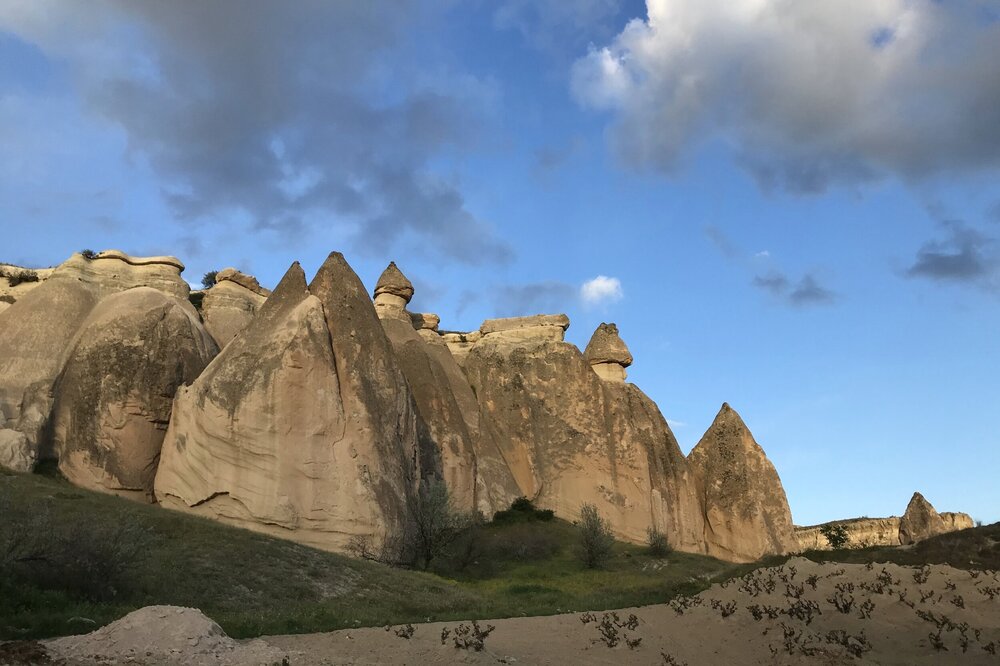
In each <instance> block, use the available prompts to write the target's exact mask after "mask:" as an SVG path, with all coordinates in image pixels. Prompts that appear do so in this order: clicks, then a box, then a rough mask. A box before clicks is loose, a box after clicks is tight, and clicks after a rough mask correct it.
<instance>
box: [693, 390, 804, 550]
mask: <svg viewBox="0 0 1000 666" xmlns="http://www.w3.org/2000/svg"><path fill="white" fill-rule="evenodd" d="M688 464H689V465H690V466H691V471H692V473H693V474H694V476H695V478H696V479H697V482H698V492H699V496H700V499H701V501H702V506H703V508H704V511H705V543H706V545H707V548H708V554H709V555H712V556H715V557H718V558H721V559H724V560H731V561H752V560H756V559H759V558H760V557H762V556H764V555H767V554H771V553H788V552H791V551H793V550H795V548H796V546H797V542H796V540H795V535H794V533H793V529H792V514H791V511H790V510H789V508H788V500H787V499H786V497H785V490H784V488H783V487H782V485H781V479H779V478H778V472H777V471H776V470H775V469H774V465H772V464H771V461H770V460H768V459H767V455H766V454H765V453H764V450H763V449H762V448H761V447H760V445H759V444H757V442H756V441H755V440H754V438H753V435H752V434H751V433H750V429H749V428H747V426H746V424H745V423H744V422H743V419H741V418H740V415H739V414H737V413H736V411H735V410H734V409H732V408H731V407H730V406H729V405H728V404H723V405H722V409H720V410H719V413H718V415H717V416H716V417H715V421H714V422H713V423H712V425H711V427H709V429H708V431H707V432H706V433H705V434H704V436H702V438H701V441H699V442H698V444H697V445H696V446H695V447H694V449H692V450H691V453H689V454H688Z"/></svg>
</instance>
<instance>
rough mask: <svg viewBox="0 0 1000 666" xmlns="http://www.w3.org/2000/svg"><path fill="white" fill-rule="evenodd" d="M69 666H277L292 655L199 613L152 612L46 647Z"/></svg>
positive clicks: (185, 610)
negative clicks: (239, 637) (240, 637)
mask: <svg viewBox="0 0 1000 666" xmlns="http://www.w3.org/2000/svg"><path fill="white" fill-rule="evenodd" d="M45 647H46V648H47V649H48V651H49V653H50V654H52V655H53V656H54V657H57V658H61V659H64V660H65V661H66V663H68V664H271V663H274V662H279V663H280V661H281V659H282V657H283V656H284V655H285V654H286V653H285V652H281V651H279V650H277V649H275V648H271V647H269V646H268V645H266V644H265V643H263V642H262V641H249V642H238V641H235V640H233V639H232V638H230V637H229V636H227V635H226V634H225V632H224V631H223V630H222V627H220V626H219V625H217V624H216V623H215V622H213V621H212V620H210V619H209V618H207V617H205V615H204V614H202V612H201V611H199V610H197V609H195V608H181V607H178V606H147V607H146V608H140V609H139V610H137V611H134V612H132V613H129V614H128V615H126V616H125V617H123V618H122V619H120V620H118V621H117V622H113V623H111V624H109V625H107V626H106V627H102V628H101V629H98V630H97V631H94V632H92V633H90V634H86V635H84V636H70V637H67V638H59V639H56V640H53V641H49V642H47V643H46V645H45Z"/></svg>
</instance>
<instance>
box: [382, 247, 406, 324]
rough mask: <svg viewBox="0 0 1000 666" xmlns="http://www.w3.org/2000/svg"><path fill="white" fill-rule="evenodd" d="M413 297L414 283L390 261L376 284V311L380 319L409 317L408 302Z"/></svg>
mask: <svg viewBox="0 0 1000 666" xmlns="http://www.w3.org/2000/svg"><path fill="white" fill-rule="evenodd" d="M411 298H413V283H412V282H410V281H409V280H407V279H406V276H405V275H403V273H402V272H401V271H400V270H399V269H398V268H397V267H396V262H394V261H390V262H389V265H388V266H387V267H386V269H385V270H384V271H382V275H381V276H379V279H378V283H377V284H376V285H375V312H377V313H378V316H379V318H380V319H384V318H386V317H392V318H396V319H409V317H410V316H409V314H407V312H406V304H407V303H409V302H410V299H411Z"/></svg>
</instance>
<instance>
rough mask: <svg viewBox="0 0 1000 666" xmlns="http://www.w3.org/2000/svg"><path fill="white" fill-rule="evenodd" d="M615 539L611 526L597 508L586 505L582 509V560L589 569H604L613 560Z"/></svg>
mask: <svg viewBox="0 0 1000 666" xmlns="http://www.w3.org/2000/svg"><path fill="white" fill-rule="evenodd" d="M614 543H615V539H614V537H613V536H612V535H611V525H610V523H608V521H607V520H605V519H604V518H602V517H601V514H600V513H598V511H597V507H596V506H594V505H593V504H584V505H583V506H582V507H580V559H581V560H582V561H583V564H584V565H585V566H586V567H587V568H588V569H598V568H600V567H603V566H604V565H606V564H607V563H608V561H609V560H610V559H611V548H612V546H614Z"/></svg>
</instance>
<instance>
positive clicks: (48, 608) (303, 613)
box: [0, 474, 747, 639]
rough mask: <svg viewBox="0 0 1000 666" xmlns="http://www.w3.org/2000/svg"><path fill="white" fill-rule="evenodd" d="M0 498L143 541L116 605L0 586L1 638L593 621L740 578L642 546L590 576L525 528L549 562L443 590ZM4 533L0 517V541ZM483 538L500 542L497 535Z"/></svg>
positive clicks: (240, 538)
mask: <svg viewBox="0 0 1000 666" xmlns="http://www.w3.org/2000/svg"><path fill="white" fill-rule="evenodd" d="M0 491H2V492H4V493H5V494H6V496H7V497H9V498H13V502H14V503H15V504H16V506H17V508H18V509H21V510H26V511H27V513H28V515H32V516H38V515H44V516H47V518H46V522H47V523H48V524H49V525H50V528H49V529H54V530H59V529H63V528H65V527H67V526H70V525H77V526H80V525H82V526H96V525H99V524H102V523H104V524H106V523H107V521H130V522H134V523H137V524H139V525H141V526H142V527H143V528H145V529H146V530H147V531H148V532H149V533H150V538H149V543H148V546H147V548H146V549H145V551H144V555H143V556H142V557H141V558H139V559H138V560H137V562H136V565H135V566H134V567H133V569H132V570H131V571H130V579H131V581H132V584H131V585H130V586H129V588H130V589H129V591H128V592H127V593H122V594H119V595H118V596H116V597H115V598H114V600H113V601H110V602H102V603H90V602H86V601H81V600H79V599H75V598H73V597H72V596H70V595H68V594H67V593H66V592H64V591H60V590H41V589H37V588H35V587H33V586H31V585H28V584H26V582H25V581H24V580H14V581H7V583H8V592H7V593H5V594H2V595H0V639H13V638H39V637H48V636H56V635H63V634H71V633H82V632H87V631H91V630H93V629H94V627H95V624H93V623H89V622H85V621H81V620H80V619H79V618H88V619H90V620H93V621H94V622H95V623H96V625H103V624H106V623H108V622H110V621H113V620H115V619H117V618H119V617H121V616H122V615H124V614H125V613H127V612H129V611H131V610H134V609H136V608H140V607H142V606H147V605H151V604H173V605H180V606H192V607H197V608H200V609H202V610H203V611H204V612H205V613H206V614H207V615H208V616H210V617H212V618H213V619H215V620H216V621H217V622H219V624H221V625H222V627H223V628H224V629H225V630H226V631H227V632H228V633H229V634H230V635H232V636H235V637H249V636H258V635H262V634H277V633H297V632H312V631H327V630H331V629H337V628H343V627H349V626H364V625H367V626H379V625H384V624H400V623H406V622H410V621H413V622H415V621H424V620H428V619H436V620H446V619H471V618H488V617H509V616H515V615H545V614H551V613H557V612H560V611H567V610H602V609H608V608H620V607H626V606H632V605H642V604H650V603H660V602H664V601H666V600H668V599H670V598H671V597H673V596H675V595H677V594H690V593H693V592H697V591H700V590H701V589H704V588H706V587H707V586H708V585H709V583H710V582H711V581H712V580H718V579H721V578H726V577H729V576H731V575H737V574H742V573H743V572H744V571H746V569H747V567H735V566H731V565H728V564H726V563H723V562H719V561H718V560H714V559H712V558H708V557H700V556H695V555H687V554H683V553H675V554H672V555H670V556H669V557H668V558H666V559H664V560H659V559H654V558H651V557H649V556H647V555H645V554H644V553H643V552H642V550H643V549H641V548H639V547H636V546H631V545H627V544H617V545H616V546H615V548H616V556H615V557H614V559H613V561H612V563H611V564H610V565H609V567H608V568H607V569H606V570H602V571H591V570H587V569H584V568H583V567H582V565H581V564H580V563H579V562H578V561H577V559H576V557H575V555H574V547H575V543H576V540H577V531H576V528H575V527H573V526H572V525H570V524H568V523H565V522H562V521H553V522H550V523H538V524H537V525H535V526H534V527H532V528H531V529H537V530H545V531H546V533H547V534H548V535H549V536H551V537H552V538H554V539H555V540H556V542H557V543H558V550H557V552H556V553H555V554H554V555H552V556H550V557H547V558H545V559H543V560H539V561H534V562H518V561H514V560H495V561H488V562H487V561H483V562H479V564H478V565H476V566H474V567H472V568H471V569H470V570H468V571H466V572H465V573H463V574H462V575H461V577H460V579H454V580H449V579H447V578H443V577H441V576H437V575H433V574H426V573H421V572H414V571H406V570H401V569H393V568H389V567H386V566H382V565H378V564H374V563H370V562H364V561H359V560H354V559H351V558H348V557H343V556H340V555H336V554H332V553H326V552H323V551H318V550H314V549H311V548H307V547H304V546H300V545H297V544H294V543H292V542H289V541H283V540H280V539H275V538H271V537H267V536H263V535H258V534H255V533H252V532H248V531H245V530H241V529H236V528H232V527H227V526H224V525H220V524H219V523H215V522H211V521H208V520H204V519H201V518H197V517H193V516H188V515H184V514H179V513H175V512H171V511H167V510H165V509H161V508H159V507H155V506H149V505H143V504H138V503H134V502H131V501H128V500H124V499H120V498H117V497H112V496H108V495H103V494H99V493H94V492H89V491H85V490H81V489H79V488H75V487H73V486H70V485H69V484H68V483H66V482H65V481H62V480H59V479H55V478H48V477H44V476H38V475H13V474H0ZM9 523H10V519H9V517H6V516H0V536H2V531H3V530H4V529H5V528H9V527H10V525H9ZM493 529H495V530H499V531H500V533H499V534H497V533H496V532H494V536H495V537H500V538H503V537H504V536H505V534H504V533H503V530H505V529H507V528H504V527H498V528H493ZM514 529H517V528H514ZM521 529H524V528H523V527H522V528H521ZM0 555H2V553H0ZM489 557H490V556H489V555H486V556H484V558H485V559H489ZM484 558H481V559H484ZM0 582H2V581H0ZM11 583H13V585H10V584H11ZM0 587H2V586H0ZM74 618H76V619H74Z"/></svg>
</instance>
